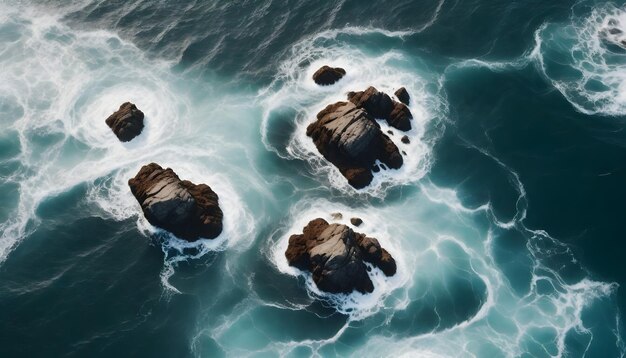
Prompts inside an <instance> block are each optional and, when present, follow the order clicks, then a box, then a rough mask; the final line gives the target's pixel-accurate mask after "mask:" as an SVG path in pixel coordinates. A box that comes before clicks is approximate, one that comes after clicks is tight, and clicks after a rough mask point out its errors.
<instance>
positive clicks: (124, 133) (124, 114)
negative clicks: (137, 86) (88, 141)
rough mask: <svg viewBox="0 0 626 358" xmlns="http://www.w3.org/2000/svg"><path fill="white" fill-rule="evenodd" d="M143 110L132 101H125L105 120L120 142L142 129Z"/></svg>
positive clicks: (135, 134) (134, 135) (136, 134)
mask: <svg viewBox="0 0 626 358" xmlns="http://www.w3.org/2000/svg"><path fill="white" fill-rule="evenodd" d="M143 117H144V115H143V112H142V111H140V110H139V109H137V106H135V105H134V104H133V103H130V102H125V103H123V104H122V105H121V106H120V108H119V109H118V110H117V111H116V112H115V113H113V114H112V115H110V116H109V118H107V119H106V120H105V122H106V124H107V125H108V126H109V128H111V130H112V131H113V133H115V135H116V136H117V138H118V139H119V140H121V141H122V142H128V141H130V140H131V139H133V138H135V137H136V136H138V135H139V134H141V131H142V130H143Z"/></svg>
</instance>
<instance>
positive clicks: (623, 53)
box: [532, 3, 626, 116]
mask: <svg viewBox="0 0 626 358" xmlns="http://www.w3.org/2000/svg"><path fill="white" fill-rule="evenodd" d="M611 31H614V32H617V31H619V32H617V33H613V34H612V33H611ZM625 39H626V11H625V10H624V9H623V8H620V7H617V6H615V5H614V4H612V3H606V4H603V5H598V6H597V7H596V8H594V9H593V10H592V11H591V13H590V14H588V15H586V16H585V17H577V16H574V17H572V19H571V23H570V24H567V25H563V24H544V25H543V26H542V27H541V28H540V29H539V30H537V32H536V33H535V43H536V44H535V49H534V50H533V53H532V55H533V58H534V59H535V60H536V62H537V64H538V67H539V69H540V70H541V72H542V73H543V75H544V76H545V77H546V78H547V79H548V80H549V81H550V82H551V83H552V85H553V86H554V87H555V88H557V89H558V90H559V91H560V92H561V93H562V94H563V96H565V98H566V99H567V100H568V101H569V102H570V103H571V104H572V105H573V106H574V107H575V108H576V109H577V110H578V111H580V112H582V113H585V114H590V115H593V114H600V115H608V116H619V115H623V114H625V113H626V94H625V93H626V42H622V41H624V40H625Z"/></svg>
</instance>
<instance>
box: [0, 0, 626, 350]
mask: <svg viewBox="0 0 626 358" xmlns="http://www.w3.org/2000/svg"><path fill="white" fill-rule="evenodd" d="M610 29H613V31H612V33H611V32H610V31H609V30H610ZM617 30H619V31H617ZM623 40H626V8H624V2H623V1H619V2H618V1H613V2H612V1H591V0H586V1H582V0H581V1H531V0H519V1H497V0H493V1H484V0H483V1H479V0H475V1H460V0H457V1H452V0H425V1H396V2H393V3H389V2H383V1H372V2H363V1H347V0H346V1H335V2H330V1H318V2H313V1H213V2H201V1H191V2H183V3H181V2H177V1H171V0H158V1H145V0H133V1H105V2H98V1H91V0H84V1H73V2H61V1H19V2H18V1H11V0H4V1H0V65H1V68H2V69H1V70H0V128H2V131H1V132H0V202H2V205H0V356H1V357H111V356H120V357H222V356H228V357H231V356H232V357H239V356H247V357H279V356H281V357H308V356H323V357H333V356H357V357H362V356H368V357H369V356H372V357H381V356H392V357H396V356H406V357H452V356H454V357H555V356H559V357H560V356H567V357H623V356H624V355H625V350H626V349H625V347H624V344H623V341H622V337H623V335H624V333H623V324H624V319H623V316H622V314H621V312H624V310H625V309H626V295H625V294H624V292H623V288H622V287H621V286H622V285H623V284H624V283H626V269H625V266H624V265H623V261H622V259H621V257H622V251H623V245H622V241H623V238H624V237H626V225H624V215H625V214H626V210H625V209H624V208H625V204H624V203H626V185H624V183H626V132H625V131H624V128H626V49H625V48H624V44H622V43H621V41H623ZM323 64H330V65H337V66H341V67H344V68H345V69H346V71H347V76H346V77H345V78H344V79H342V80H341V81H340V82H338V83H337V84H336V85H333V86H330V87H325V88H322V87H318V86H316V85H314V84H313V82H312V81H311V79H310V76H311V74H312V73H313V72H314V71H315V70H316V69H317V68H318V67H320V66H321V65H323ZM369 85H374V86H376V87H377V88H379V89H381V90H385V91H387V92H392V91H393V89H395V88H398V87H399V86H406V88H407V89H408V91H409V93H410V94H411V98H412V102H411V106H410V108H411V111H412V112H413V115H414V117H415V119H414V121H413V125H414V129H413V130H411V132H409V135H410V137H411V144H410V145H405V146H403V147H402V148H403V150H405V151H406V152H407V157H406V159H405V165H404V166H403V168H402V169H401V170H398V171H395V170H389V171H385V172H383V173H380V174H378V175H377V176H376V178H375V180H374V182H373V183H372V185H370V187H368V188H365V189H363V190H359V191H356V190H354V189H352V188H351V187H349V186H348V185H347V183H345V180H344V179H343V178H342V177H341V176H340V175H339V173H338V172H337V171H336V170H335V169H334V167H332V166H331V165H330V164H328V163H327V162H326V161H324V160H323V159H322V158H321V157H320V156H319V153H317V151H316V150H315V147H314V146H313V144H312V143H311V142H310V138H308V137H306V135H305V133H304V129H305V128H306V125H307V124H308V123H310V121H311V120H313V118H314V117H315V114H316V113H317V112H318V111H319V110H320V109H321V108H323V107H324V106H325V105H326V104H328V103H332V102H334V101H337V100H341V99H344V98H345V93H346V92H348V91H351V90H362V89H364V88H366V87H367V86H369ZM126 100H131V101H133V102H134V103H136V104H137V105H138V107H139V108H141V109H142V110H143V111H144V112H145V113H146V129H145V130H144V132H143V133H142V135H141V136H140V137H138V138H137V139H136V140H133V141H132V142H130V143H128V144H122V143H120V142H119V141H117V140H116V138H115V137H114V136H113V134H112V133H111V132H110V130H109V128H108V127H106V125H105V124H104V119H105V118H106V117H107V116H108V115H109V114H110V113H111V112H112V111H113V110H115V109H116V108H117V106H119V104H120V103H122V102H124V101H126ZM399 138H400V135H399V133H395V135H394V136H392V139H394V140H398V139H399ZM151 161H157V162H159V163H161V164H162V165H164V166H170V167H172V168H174V169H175V170H176V172H177V173H178V174H179V175H180V176H181V177H184V178H185V179H189V180H192V181H194V182H203V183H207V184H209V185H210V186H211V187H212V188H213V189H214V190H215V191H216V192H217V193H218V194H219V195H220V205H221V206H222V209H223V211H224V214H225V222H224V232H223V233H222V235H220V236H219V237H218V238H216V239H215V240H212V241H208V240H201V241H200V242H198V243H195V244H188V243H184V242H182V241H180V240H178V239H176V238H174V237H172V236H171V235H168V234H167V233H164V232H162V231H158V230H155V228H154V227H152V226H151V225H149V224H148V223H147V222H146V220H145V219H144V218H143V216H142V215H141V209H140V208H139V206H138V205H137V202H136V201H135V199H134V198H133V197H132V194H131V193H130V190H129V188H128V186H127V180H128V178H130V177H132V176H133V175H134V174H135V173H136V172H137V170H138V169H139V168H140V167H141V166H142V165H143V164H146V163H148V162H151ZM337 211H340V212H342V213H344V217H345V218H349V217H351V216H359V217H361V218H363V220H364V224H363V226H362V228H361V229H362V230H361V231H363V232H367V233H368V234H370V235H372V236H375V237H377V238H378V239H379V240H380V241H381V243H382V244H383V245H384V246H385V247H387V248H388V249H389V251H390V252H391V253H392V255H394V257H395V258H396V260H397V262H398V273H397V274H396V276H394V277H393V278H390V279H388V278H385V277H382V276H380V275H377V274H376V272H373V273H372V275H373V281H374V283H375V287H376V289H375V290H374V292H373V293H372V294H368V295H361V294H358V293H355V294H352V295H348V296H345V295H328V294H324V293H322V292H319V291H318V290H316V288H315V286H314V285H313V284H312V281H311V279H310V277H306V276H303V275H302V274H301V273H300V272H297V271H295V270H294V269H293V268H290V267H289V266H288V265H287V263H286V260H285V259H284V256H283V253H284V250H285V247H286V239H287V238H288V237H289V235H290V234H292V233H295V232H299V231H300V230H301V229H302V227H303V226H304V224H306V223H307V222H308V221H309V220H311V219H313V218H316V217H326V218H329V215H330V213H333V212H337ZM329 220H330V219H329Z"/></svg>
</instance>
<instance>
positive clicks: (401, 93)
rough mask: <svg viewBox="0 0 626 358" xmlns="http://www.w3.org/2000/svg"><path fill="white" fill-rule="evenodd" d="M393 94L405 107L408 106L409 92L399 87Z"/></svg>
mask: <svg viewBox="0 0 626 358" xmlns="http://www.w3.org/2000/svg"><path fill="white" fill-rule="evenodd" d="M394 94H395V95H396V98H397V99H398V100H399V101H400V102H402V103H404V104H406V105H407V106H408V105H409V101H410V100H411V96H409V92H407V90H406V88H404V87H400V88H398V89H397V90H396V92H394Z"/></svg>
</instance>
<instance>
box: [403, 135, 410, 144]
mask: <svg viewBox="0 0 626 358" xmlns="http://www.w3.org/2000/svg"><path fill="white" fill-rule="evenodd" d="M400 141H401V142H402V143H404V144H409V143H411V140H410V139H409V137H408V136H406V135H405V136H403V137H402V138H401V139H400Z"/></svg>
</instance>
